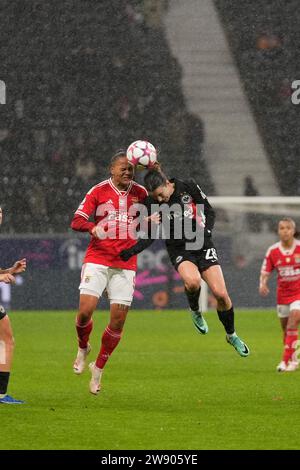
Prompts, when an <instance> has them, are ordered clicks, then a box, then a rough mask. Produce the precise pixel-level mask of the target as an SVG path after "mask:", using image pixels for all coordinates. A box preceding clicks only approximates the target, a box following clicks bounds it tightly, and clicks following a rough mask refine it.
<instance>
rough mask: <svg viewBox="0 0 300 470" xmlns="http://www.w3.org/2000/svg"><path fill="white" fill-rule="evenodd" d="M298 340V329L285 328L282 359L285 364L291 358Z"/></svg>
mask: <svg viewBox="0 0 300 470" xmlns="http://www.w3.org/2000/svg"><path fill="white" fill-rule="evenodd" d="M297 341H298V329H292V328H290V329H287V330H286V336H285V344H284V351H283V357H282V360H283V361H284V362H285V363H286V364H287V363H288V362H289V361H290V360H293V354H294V352H295V350H296V346H297Z"/></svg>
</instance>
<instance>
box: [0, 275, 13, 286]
mask: <svg viewBox="0 0 300 470" xmlns="http://www.w3.org/2000/svg"><path fill="white" fill-rule="evenodd" d="M0 282H5V284H14V283H15V282H16V280H15V278H14V276H13V275H12V274H10V273H5V274H0Z"/></svg>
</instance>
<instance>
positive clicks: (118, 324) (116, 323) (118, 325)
mask: <svg viewBox="0 0 300 470" xmlns="http://www.w3.org/2000/svg"><path fill="white" fill-rule="evenodd" d="M124 323H125V319H124V318H114V319H111V321H110V323H109V327H110V328H111V329H112V330H123V327H124Z"/></svg>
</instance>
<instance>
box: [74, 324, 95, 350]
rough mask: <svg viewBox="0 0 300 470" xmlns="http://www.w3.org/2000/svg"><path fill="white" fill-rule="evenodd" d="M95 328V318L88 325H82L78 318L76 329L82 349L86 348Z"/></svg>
mask: <svg viewBox="0 0 300 470" xmlns="http://www.w3.org/2000/svg"><path fill="white" fill-rule="evenodd" d="M92 329H93V320H92V319H90V321H89V322H88V323H87V324H86V325H80V324H79V323H78V318H77V319H76V331H77V336H78V345H79V347H80V348H81V349H85V348H86V347H87V344H88V340H89V337H90V334H91V331H92Z"/></svg>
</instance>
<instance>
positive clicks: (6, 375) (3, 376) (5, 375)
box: [0, 372, 9, 395]
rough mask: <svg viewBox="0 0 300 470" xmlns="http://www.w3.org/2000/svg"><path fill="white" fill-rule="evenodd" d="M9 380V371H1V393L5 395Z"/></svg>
mask: <svg viewBox="0 0 300 470" xmlns="http://www.w3.org/2000/svg"><path fill="white" fill-rule="evenodd" d="M8 381H9V372H0V395H5V394H6V392H7V386H8Z"/></svg>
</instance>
